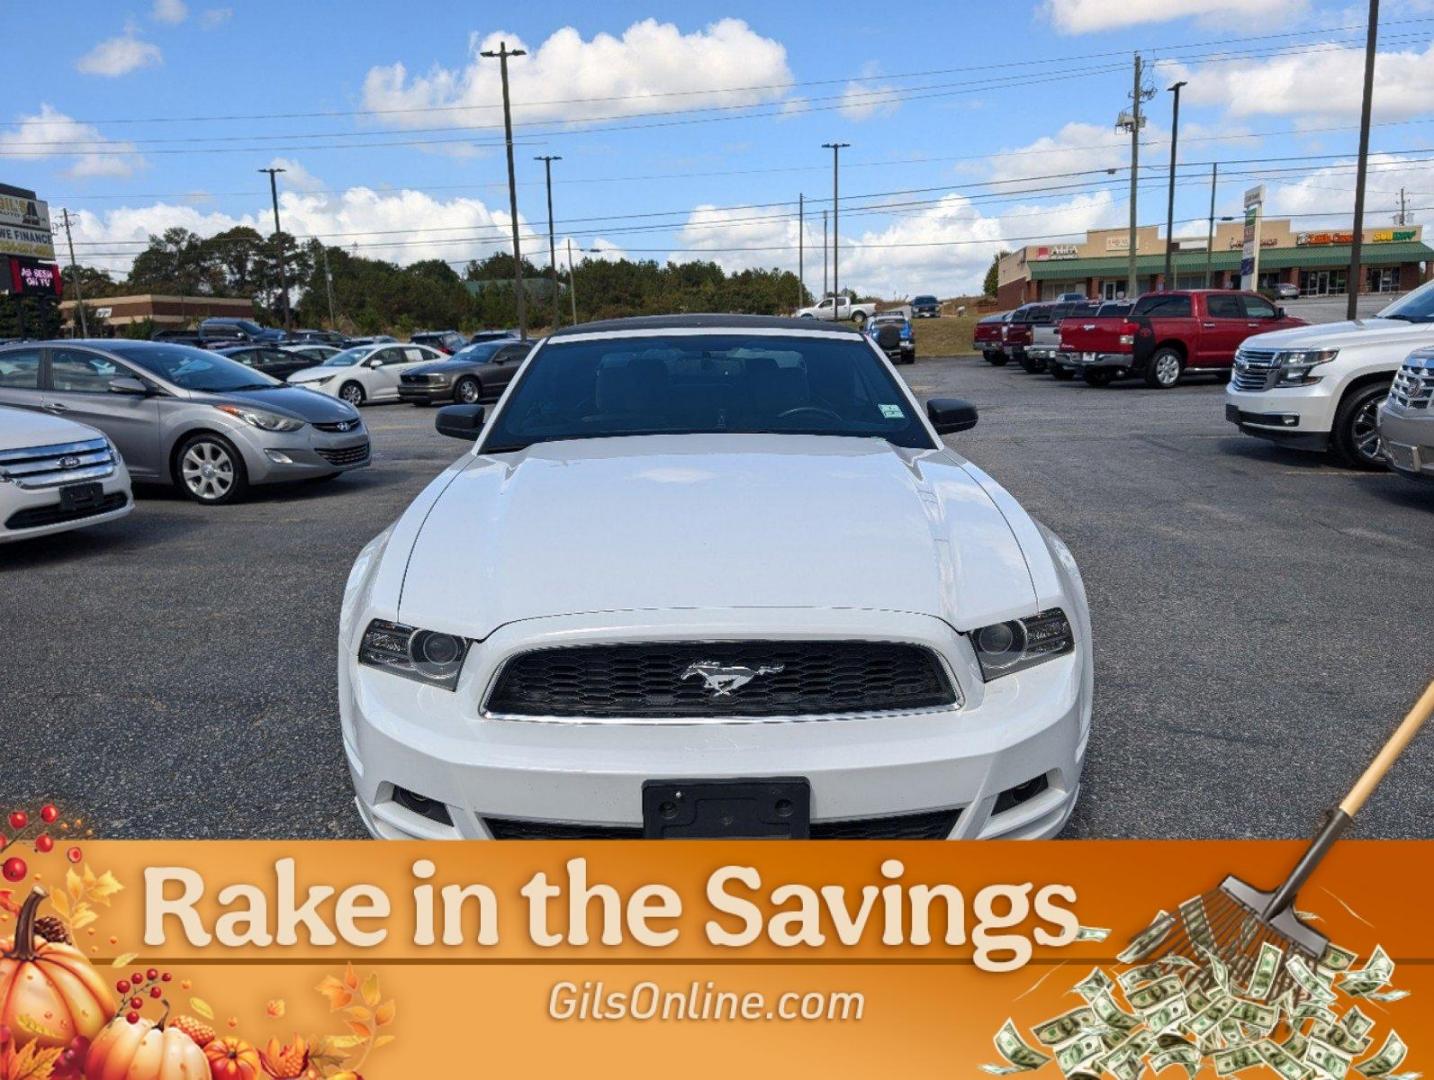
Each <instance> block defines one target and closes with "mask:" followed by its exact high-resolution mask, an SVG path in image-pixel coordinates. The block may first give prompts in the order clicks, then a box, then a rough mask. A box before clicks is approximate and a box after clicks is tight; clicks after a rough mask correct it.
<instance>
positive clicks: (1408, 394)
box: [1389, 359, 1434, 409]
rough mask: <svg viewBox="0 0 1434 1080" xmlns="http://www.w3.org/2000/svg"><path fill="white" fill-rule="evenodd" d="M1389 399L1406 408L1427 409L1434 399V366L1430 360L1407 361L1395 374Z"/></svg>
mask: <svg viewBox="0 0 1434 1080" xmlns="http://www.w3.org/2000/svg"><path fill="white" fill-rule="evenodd" d="M1389 400H1390V401H1391V402H1393V403H1394V404H1396V405H1402V406H1403V407H1404V408H1406V409H1427V408H1429V404H1430V402H1431V401H1434V368H1431V367H1430V365H1429V361H1428V360H1423V359H1420V360H1410V361H1406V362H1405V364H1404V366H1403V367H1401V368H1400V369H1399V371H1398V372H1397V373H1396V374H1395V376H1394V385H1393V386H1391V387H1390V388H1389Z"/></svg>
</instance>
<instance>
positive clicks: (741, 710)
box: [487, 641, 956, 719]
mask: <svg viewBox="0 0 1434 1080" xmlns="http://www.w3.org/2000/svg"><path fill="white" fill-rule="evenodd" d="M955 701H956V693H955V690H954V688H953V687H952V685H951V682H950V680H949V679H948V678H947V676H946V672H945V670H944V669H943V667H942V666H941V662H940V661H939V660H938V659H937V657H936V655H935V653H933V652H932V651H931V650H930V649H927V648H924V647H922V646H919V645H908V644H903V643H898V642H881V641H753V642H690V643H683V642H678V643H660V644H658V643H653V644H644V645H580V646H571V647H567V648H555V649H539V650H535V651H533V652H528V653H522V654H520V655H518V656H515V657H514V658H513V659H511V660H510V661H508V663H507V664H506V665H505V666H504V668H503V670H502V671H501V673H500V674H499V676H498V682H497V685H496V686H495V687H494V688H493V691H492V693H491V694H490V695H489V698H488V702H487V708H488V710H489V711H490V712H493V713H497V714H500V715H506V716H537V717H549V716H550V717H577V718H591V719H611V718H619V719H620V718H625V717H626V718H647V717H674V718H676V717H723V716H734V717H751V716H829V715H834V714H843V713H869V712H890V711H900V710H910V709H927V708H939V707H941V706H948V705H952V704H954V703H955Z"/></svg>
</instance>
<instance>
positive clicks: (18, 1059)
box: [0, 1042, 65, 1080]
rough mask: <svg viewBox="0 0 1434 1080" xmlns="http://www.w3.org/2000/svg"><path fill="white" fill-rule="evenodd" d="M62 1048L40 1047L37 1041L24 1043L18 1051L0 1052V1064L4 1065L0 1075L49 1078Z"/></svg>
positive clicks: (14, 1078)
mask: <svg viewBox="0 0 1434 1080" xmlns="http://www.w3.org/2000/svg"><path fill="white" fill-rule="evenodd" d="M64 1050H65V1048H64V1047H63V1046H52V1047H49V1048H47V1049H41V1047H40V1044H39V1043H33V1042H32V1043H26V1044H25V1046H24V1047H23V1048H21V1050H20V1051H19V1052H18V1053H11V1054H0V1065H4V1066H5V1070H4V1073H3V1074H0V1075H3V1080H50V1077H52V1076H53V1075H54V1074H55V1065H56V1063H58V1062H59V1060H60V1055H61V1054H62V1053H64Z"/></svg>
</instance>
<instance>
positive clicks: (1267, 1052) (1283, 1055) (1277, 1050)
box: [1255, 1039, 1310, 1080]
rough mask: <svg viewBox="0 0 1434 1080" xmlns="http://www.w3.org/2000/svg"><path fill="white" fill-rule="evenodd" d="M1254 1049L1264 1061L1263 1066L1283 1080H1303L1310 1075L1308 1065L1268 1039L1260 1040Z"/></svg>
mask: <svg viewBox="0 0 1434 1080" xmlns="http://www.w3.org/2000/svg"><path fill="white" fill-rule="evenodd" d="M1255 1049H1256V1050H1258V1051H1259V1052H1260V1057H1262V1058H1264V1059H1265V1064H1266V1065H1268V1066H1269V1067H1270V1068H1272V1069H1274V1070H1275V1072H1277V1073H1279V1074H1280V1076H1282V1077H1284V1080H1304V1077H1306V1076H1308V1075H1309V1073H1310V1068H1309V1066H1308V1065H1306V1064H1304V1062H1302V1061H1300V1059H1299V1058H1297V1057H1295V1056H1294V1055H1293V1054H1291V1053H1290V1052H1289V1051H1288V1050H1286V1049H1285V1048H1284V1047H1283V1046H1279V1045H1277V1044H1276V1043H1272V1042H1270V1040H1269V1039H1261V1040H1260V1041H1259V1042H1257V1043H1256V1044H1255Z"/></svg>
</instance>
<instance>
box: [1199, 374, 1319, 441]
mask: <svg viewBox="0 0 1434 1080" xmlns="http://www.w3.org/2000/svg"><path fill="white" fill-rule="evenodd" d="M1341 385H1342V384H1341V381H1340V380H1337V379H1331V378H1323V379H1321V380H1320V381H1319V382H1317V383H1314V384H1312V385H1309V386H1286V387H1276V388H1275V389H1272V390H1253V391H1252V390H1238V389H1236V388H1235V384H1234V383H1233V382H1232V383H1230V384H1229V385H1227V386H1226V387H1225V419H1226V420H1228V421H1230V423H1232V424H1235V425H1237V426H1238V427H1239V429H1240V430H1241V431H1242V432H1244V433H1245V434H1246V435H1254V436H1256V437H1258V438H1262V439H1269V440H1271V441H1273V442H1278V443H1280V444H1281V445H1284V446H1289V447H1292V448H1293V449H1296V450H1316V451H1318V450H1325V449H1327V448H1328V447H1329V434H1330V431H1331V429H1332V428H1333V427H1334V414H1335V410H1336V409H1337V408H1338V407H1339V395H1338V390H1339V388H1340V386H1341Z"/></svg>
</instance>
